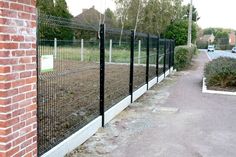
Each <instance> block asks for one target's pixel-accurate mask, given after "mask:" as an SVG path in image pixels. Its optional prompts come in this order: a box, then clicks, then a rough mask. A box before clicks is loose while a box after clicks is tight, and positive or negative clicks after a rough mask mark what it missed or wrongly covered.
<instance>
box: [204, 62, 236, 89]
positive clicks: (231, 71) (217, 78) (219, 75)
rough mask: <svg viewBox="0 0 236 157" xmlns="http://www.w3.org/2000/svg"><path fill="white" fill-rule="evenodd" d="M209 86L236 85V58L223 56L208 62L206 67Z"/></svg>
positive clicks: (205, 71) (205, 72)
mask: <svg viewBox="0 0 236 157" xmlns="http://www.w3.org/2000/svg"><path fill="white" fill-rule="evenodd" d="M204 74H205V77H206V84H207V86H210V87H212V86H214V87H222V88H225V87H232V86H236V59H233V58H227V57H221V58H218V59H215V60H213V61H211V62H209V63H208V64H206V66H205V69H204Z"/></svg>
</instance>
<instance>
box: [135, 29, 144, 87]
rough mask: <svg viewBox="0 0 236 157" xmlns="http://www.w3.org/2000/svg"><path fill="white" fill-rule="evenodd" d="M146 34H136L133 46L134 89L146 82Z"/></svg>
mask: <svg viewBox="0 0 236 157" xmlns="http://www.w3.org/2000/svg"><path fill="white" fill-rule="evenodd" d="M146 63H147V35H146V34H138V33H137V34H136V37H135V48H134V73H133V89H134V91H135V90H137V89H139V88H140V87H141V86H143V85H144V84H146Z"/></svg>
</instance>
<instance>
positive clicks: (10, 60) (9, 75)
mask: <svg viewBox="0 0 236 157" xmlns="http://www.w3.org/2000/svg"><path fill="white" fill-rule="evenodd" d="M35 3H36V2H35V0H0V157H5V156H6V157H8V156H16V157H18V156H36V155H37V118H36V109H37V105H36V80H37V78H36V77H37V75H36V9H35Z"/></svg>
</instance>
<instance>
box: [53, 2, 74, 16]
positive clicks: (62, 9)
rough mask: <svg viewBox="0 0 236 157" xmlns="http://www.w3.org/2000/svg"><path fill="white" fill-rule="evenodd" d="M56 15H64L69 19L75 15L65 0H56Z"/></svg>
mask: <svg viewBox="0 0 236 157" xmlns="http://www.w3.org/2000/svg"><path fill="white" fill-rule="evenodd" d="M55 15H56V16H57V17H63V18H67V19H71V18H72V17H73V16H72V15H71V14H70V12H69V10H68V6H67V3H66V1H65V0H56V1H55Z"/></svg>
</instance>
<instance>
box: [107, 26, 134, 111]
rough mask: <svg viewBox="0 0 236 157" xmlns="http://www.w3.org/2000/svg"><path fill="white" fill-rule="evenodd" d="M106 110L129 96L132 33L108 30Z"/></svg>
mask: <svg viewBox="0 0 236 157" xmlns="http://www.w3.org/2000/svg"><path fill="white" fill-rule="evenodd" d="M105 50H106V51H105V61H106V64H105V98H104V103H105V110H108V109H110V108H111V107H112V106H114V105H115V104H117V103H118V102H120V101H121V100H123V99H124V98H125V97H127V96H128V95H129V76H130V32H125V33H124V34H122V35H121V34H120V32H116V31H114V30H107V31H106V35H105Z"/></svg>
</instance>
